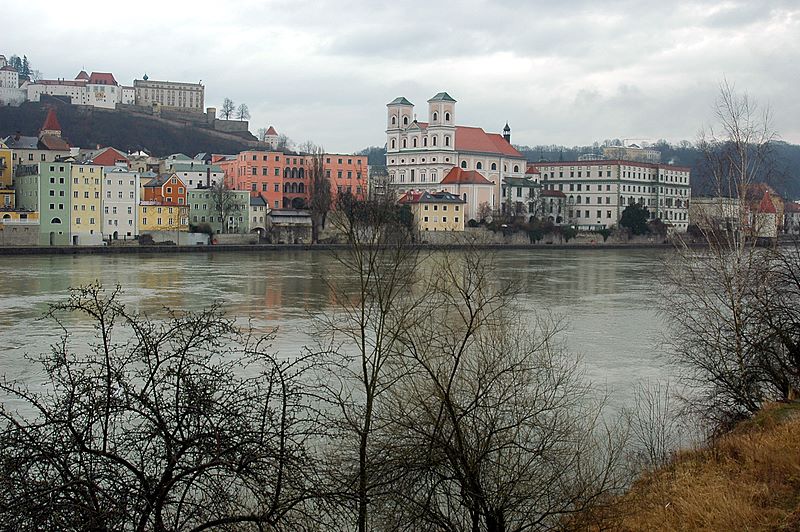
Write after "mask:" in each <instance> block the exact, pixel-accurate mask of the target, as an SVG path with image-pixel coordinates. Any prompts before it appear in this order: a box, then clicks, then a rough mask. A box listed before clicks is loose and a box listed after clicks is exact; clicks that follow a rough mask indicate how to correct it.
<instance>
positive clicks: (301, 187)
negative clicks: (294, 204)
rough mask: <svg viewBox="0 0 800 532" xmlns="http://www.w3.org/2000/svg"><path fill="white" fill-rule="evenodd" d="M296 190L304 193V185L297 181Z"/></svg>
mask: <svg viewBox="0 0 800 532" xmlns="http://www.w3.org/2000/svg"><path fill="white" fill-rule="evenodd" d="M297 191H298V192H299V193H301V194H302V193H304V192H305V191H306V186H305V185H304V184H303V183H298V184H297Z"/></svg>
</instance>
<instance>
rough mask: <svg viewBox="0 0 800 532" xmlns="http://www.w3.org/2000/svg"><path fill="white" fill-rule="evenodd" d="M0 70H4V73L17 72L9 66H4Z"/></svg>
mask: <svg viewBox="0 0 800 532" xmlns="http://www.w3.org/2000/svg"><path fill="white" fill-rule="evenodd" d="M0 70H5V71H8V72H16V71H17V69H16V68H14V67H12V66H11V65H6V66H4V67H3V68H0Z"/></svg>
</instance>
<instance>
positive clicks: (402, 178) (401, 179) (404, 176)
mask: <svg viewBox="0 0 800 532" xmlns="http://www.w3.org/2000/svg"><path fill="white" fill-rule="evenodd" d="M400 182H401V183H405V182H406V173H405V172H400Z"/></svg>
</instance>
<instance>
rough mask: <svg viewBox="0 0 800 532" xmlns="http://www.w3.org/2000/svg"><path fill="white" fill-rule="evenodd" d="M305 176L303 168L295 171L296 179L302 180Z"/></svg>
mask: <svg viewBox="0 0 800 532" xmlns="http://www.w3.org/2000/svg"><path fill="white" fill-rule="evenodd" d="M305 176H306V171H305V170H304V169H303V168H300V169H299V170H298V171H297V177H299V178H300V179H303V178H304V177H305Z"/></svg>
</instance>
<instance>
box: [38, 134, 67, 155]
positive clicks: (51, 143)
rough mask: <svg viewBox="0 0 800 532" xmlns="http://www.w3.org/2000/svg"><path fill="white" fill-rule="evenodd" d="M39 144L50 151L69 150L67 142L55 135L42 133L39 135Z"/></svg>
mask: <svg viewBox="0 0 800 532" xmlns="http://www.w3.org/2000/svg"><path fill="white" fill-rule="evenodd" d="M39 146H41V147H43V148H44V149H46V150H51V151H69V143H68V142H67V141H66V140H64V139H62V138H61V137H57V136H55V135H42V136H41V137H39Z"/></svg>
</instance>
